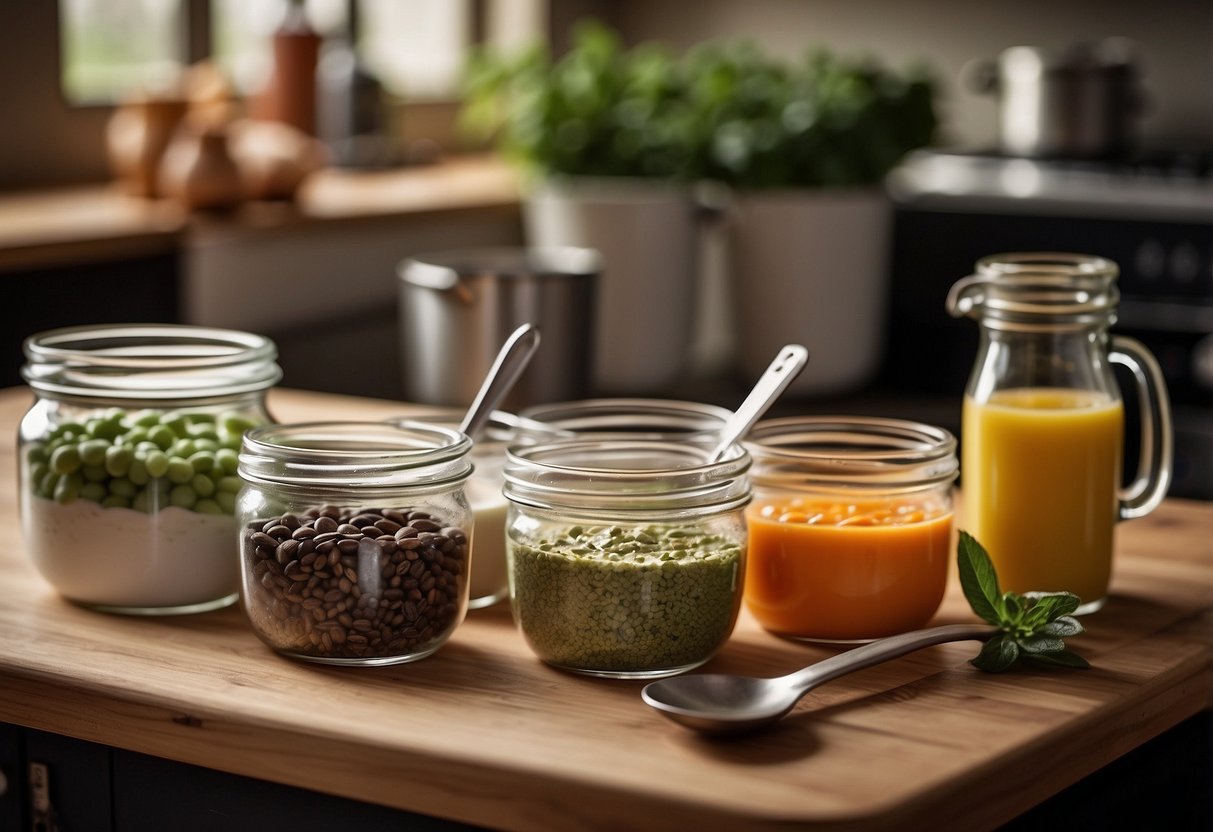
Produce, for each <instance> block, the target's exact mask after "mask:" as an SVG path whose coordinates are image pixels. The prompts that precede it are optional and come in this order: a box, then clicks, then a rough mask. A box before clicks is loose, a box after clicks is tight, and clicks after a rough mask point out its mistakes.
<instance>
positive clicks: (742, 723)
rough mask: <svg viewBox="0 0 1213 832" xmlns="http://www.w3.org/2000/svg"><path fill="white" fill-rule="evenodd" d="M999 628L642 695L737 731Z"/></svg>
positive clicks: (926, 635)
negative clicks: (858, 676) (832, 686)
mask: <svg viewBox="0 0 1213 832" xmlns="http://www.w3.org/2000/svg"><path fill="white" fill-rule="evenodd" d="M997 632H999V631H998V630H997V629H996V628H994V627H988V626H981V625H977V624H945V625H943V626H941V627H931V628H929V629H926V630H914V631H912V632H909V633H902V634H901V635H897V636H890V637H889V638H882V639H878V640H877V641H873V642H872V643H871V644H865V645H864V646H862V647H856V648H855V649H853V650H848V651H847V652H845V653H840V654H838V655H837V656H831V657H830V658H828V659H825V660H824V661H820V662H817V663H816V664H811V665H809V666H808V667H806V668H804V669H803V670H798V671H796V672H795V673H789V674H788V675H787V676H776V677H774V678H770V679H760V678H756V677H753V676H737V675H733V674H727V673H696V674H692V675H689V676H675V677H673V678H671V679H662V680H661V681H659V682H652V683H650V684H648V685H645V687H644V689H643V690H642V691H641V692H640V698H641V699H643V700H644V702H645V704H646V705H648V706H649V707H651V708H654V709H656V710H657V711H658V712H659V713H660V714H661V715H662V716H664V717H666V718H668V719H671V720H673V721H674V722H677V723H678V724H679V725H682V726H684V727H686V728H690V729H691V730H693V731H699V732H701V733H704V734H741V733H745V732H747V731H752V730H754V729H756V728H761V727H762V726H764V725H768V724H770V723H772V722H775V721H777V720H779V719H782V718H783V717H784V716H785V715H786V714H787V713H788V712H789V711H790V710H792V707H793V706H794V705H795V704H796V703H797V702H799V701H800V699H801V698H802V697H803V696H804V695H805V694H806V693H808V692H809V691H811V690H812V689H813V688H815V687H817V686H818V685H821V684H824V683H826V682H828V681H830V680H831V679H837V678H838V677H839V676H844V675H846V674H847V673H853V672H854V671H856V670H863V669H864V668H865V667H871V666H872V665H875V664H880V663H881V662H884V661H888V660H889V659H895V658H897V657H899V656H904V655H905V654H906V653H911V652H913V651H915V650H918V649H920V648H922V647H929V646H931V645H933V644H943V643H945V642H949V641H970V640H973V641H986V640H988V639H989V638H990V637H992V636H993V635H995V634H996V633H997Z"/></svg>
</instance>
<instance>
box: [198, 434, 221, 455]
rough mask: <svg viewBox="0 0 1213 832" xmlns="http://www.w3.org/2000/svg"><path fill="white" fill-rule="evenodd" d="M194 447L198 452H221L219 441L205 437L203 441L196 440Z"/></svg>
mask: <svg viewBox="0 0 1213 832" xmlns="http://www.w3.org/2000/svg"><path fill="white" fill-rule="evenodd" d="M194 447H196V448H197V449H198V450H200V451H211V452H214V451H217V450H219V440H217V439H206V438H205V437H203V438H201V439H195V440H194Z"/></svg>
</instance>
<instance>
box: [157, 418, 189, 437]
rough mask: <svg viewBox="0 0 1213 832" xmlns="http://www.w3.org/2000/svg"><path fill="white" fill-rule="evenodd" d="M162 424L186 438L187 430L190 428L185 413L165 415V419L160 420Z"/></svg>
mask: <svg viewBox="0 0 1213 832" xmlns="http://www.w3.org/2000/svg"><path fill="white" fill-rule="evenodd" d="M160 424H162V425H164V426H165V427H166V428H168V429H169V430H171V431H172V432H173V433H175V434H177V435H178V436H185V435H186V428H188V427H189V425H188V424H187V422H186V419H185V414H184V413H166V414H164V418H162V419H161V420H160Z"/></svg>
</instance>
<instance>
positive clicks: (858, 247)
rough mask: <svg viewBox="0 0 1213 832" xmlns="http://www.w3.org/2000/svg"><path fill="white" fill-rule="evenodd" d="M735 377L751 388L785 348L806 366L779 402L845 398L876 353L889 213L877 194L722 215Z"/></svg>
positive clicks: (838, 193) (764, 205)
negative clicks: (794, 350) (798, 351)
mask: <svg viewBox="0 0 1213 832" xmlns="http://www.w3.org/2000/svg"><path fill="white" fill-rule="evenodd" d="M730 214H731V218H730V222H731V228H730V244H731V249H732V256H731V267H732V268H731V285H732V293H733V301H734V304H733V308H734V315H735V324H736V329H737V350H738V362H739V365H740V369H741V370H742V372H743V373H744V374H745V377H746V378H750V379H756V378H758V376H759V375H760V374H761V373H762V371H763V370H764V369H766V367H767V365H768V364H770V363H771V360H772V359H773V358H774V357H775V354H776V353H777V352H778V350H779V348H780V347H782V346H783V345H784V344H788V343H799V344H804V345H805V346H806V347H808V349H809V356H810V358H809V363H808V366H807V367H805V369H804V371H803V372H802V373H801V374H800V376H799V377H798V378H797V379H796V381H794V382H793V383H792V385H791V386H790V387H789V388H788V391H787V392H786V393H785V394H784V395H785V396H793V397H795V396H802V397H803V396H809V395H832V394H837V393H843V392H846V391H848V390H853V389H855V388H858V387H860V386H862V385H863V384H864V383H865V382H867V381H869V380H870V379H871V377H872V375H873V374H874V373H875V371H876V370H877V368H878V366H879V364H880V359H881V354H882V350H883V346H884V321H885V311H886V305H887V299H888V248H889V232H890V227H891V217H892V213H891V208H890V205H889V201H888V198H887V197H886V196H885V194H884V192H883V191H880V190H879V189H875V188H873V189H838V190H835V189H806V190H789V191H773V192H770V193H764V192H752V193H745V192H740V193H737V194H735V195H734V197H733V200H732V207H731V209H730Z"/></svg>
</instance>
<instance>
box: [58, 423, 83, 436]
mask: <svg viewBox="0 0 1213 832" xmlns="http://www.w3.org/2000/svg"><path fill="white" fill-rule="evenodd" d="M86 432H87V431H86V430H85V428H84V425H82V424H80V423H79V422H63V423H62V424H60V425H59V426H58V427H57V428H55V429H54V430H53V431H51V438H52V439H59V438H61V437H71V436H81V435H83V434H84V433H86Z"/></svg>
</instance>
